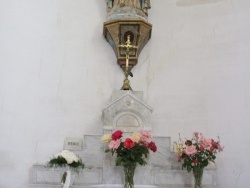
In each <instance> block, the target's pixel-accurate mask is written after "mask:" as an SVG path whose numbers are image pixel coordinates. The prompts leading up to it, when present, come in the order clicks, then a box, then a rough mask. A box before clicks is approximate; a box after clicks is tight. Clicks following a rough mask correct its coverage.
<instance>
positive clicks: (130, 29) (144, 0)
mask: <svg viewBox="0 0 250 188" xmlns="http://www.w3.org/2000/svg"><path fill="white" fill-rule="evenodd" d="M106 3H107V8H108V15H107V21H106V22H105V23H104V27H103V30H104V32H103V34H104V37H105V38H106V40H107V41H108V43H109V44H110V45H111V47H112V48H113V50H114V52H115V54H116V57H117V63H118V64H119V65H120V66H121V68H122V69H123V70H124V73H125V77H126V78H125V80H124V85H125V87H124V86H123V87H122V89H123V90H132V89H131V87H130V86H129V80H128V75H132V73H131V69H132V68H133V67H134V66H135V65H136V64H137V62H138V57H139V54H140V52H141V51H142V49H143V47H144V46H145V45H146V44H147V42H148V41H149V39H150V38H151V31H152V25H151V24H150V23H148V21H147V16H148V9H150V8H151V6H150V0H106ZM128 44H129V46H130V47H129V50H128V48H125V47H127V46H128Z"/></svg>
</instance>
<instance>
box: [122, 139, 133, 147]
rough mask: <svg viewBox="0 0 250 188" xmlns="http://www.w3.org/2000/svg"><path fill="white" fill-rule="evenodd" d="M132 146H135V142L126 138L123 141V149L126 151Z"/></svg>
mask: <svg viewBox="0 0 250 188" xmlns="http://www.w3.org/2000/svg"><path fill="white" fill-rule="evenodd" d="M134 146H135V142H134V141H133V140H131V139H130V138H126V140H125V141H124V147H125V148H127V149H130V148H132V147H134Z"/></svg>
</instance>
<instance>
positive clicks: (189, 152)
mask: <svg viewBox="0 0 250 188" xmlns="http://www.w3.org/2000/svg"><path fill="white" fill-rule="evenodd" d="M184 152H185V153H186V154H187V155H195V154H196V153H197V150H196V147H195V146H194V145H192V146H186V149H185V151H184Z"/></svg>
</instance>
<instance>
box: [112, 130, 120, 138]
mask: <svg viewBox="0 0 250 188" xmlns="http://www.w3.org/2000/svg"><path fill="white" fill-rule="evenodd" d="M121 137H122V131H121V130H117V131H115V132H114V133H113V134H112V139H113V140H117V139H120V138H121Z"/></svg>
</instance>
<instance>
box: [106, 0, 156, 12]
mask: <svg viewBox="0 0 250 188" xmlns="http://www.w3.org/2000/svg"><path fill="white" fill-rule="evenodd" d="M106 3H107V7H108V12H111V11H112V10H114V9H116V8H121V7H132V8H136V9H140V10H142V11H143V12H144V13H145V14H146V15H148V9H150V8H151V5H150V0H106Z"/></svg>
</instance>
